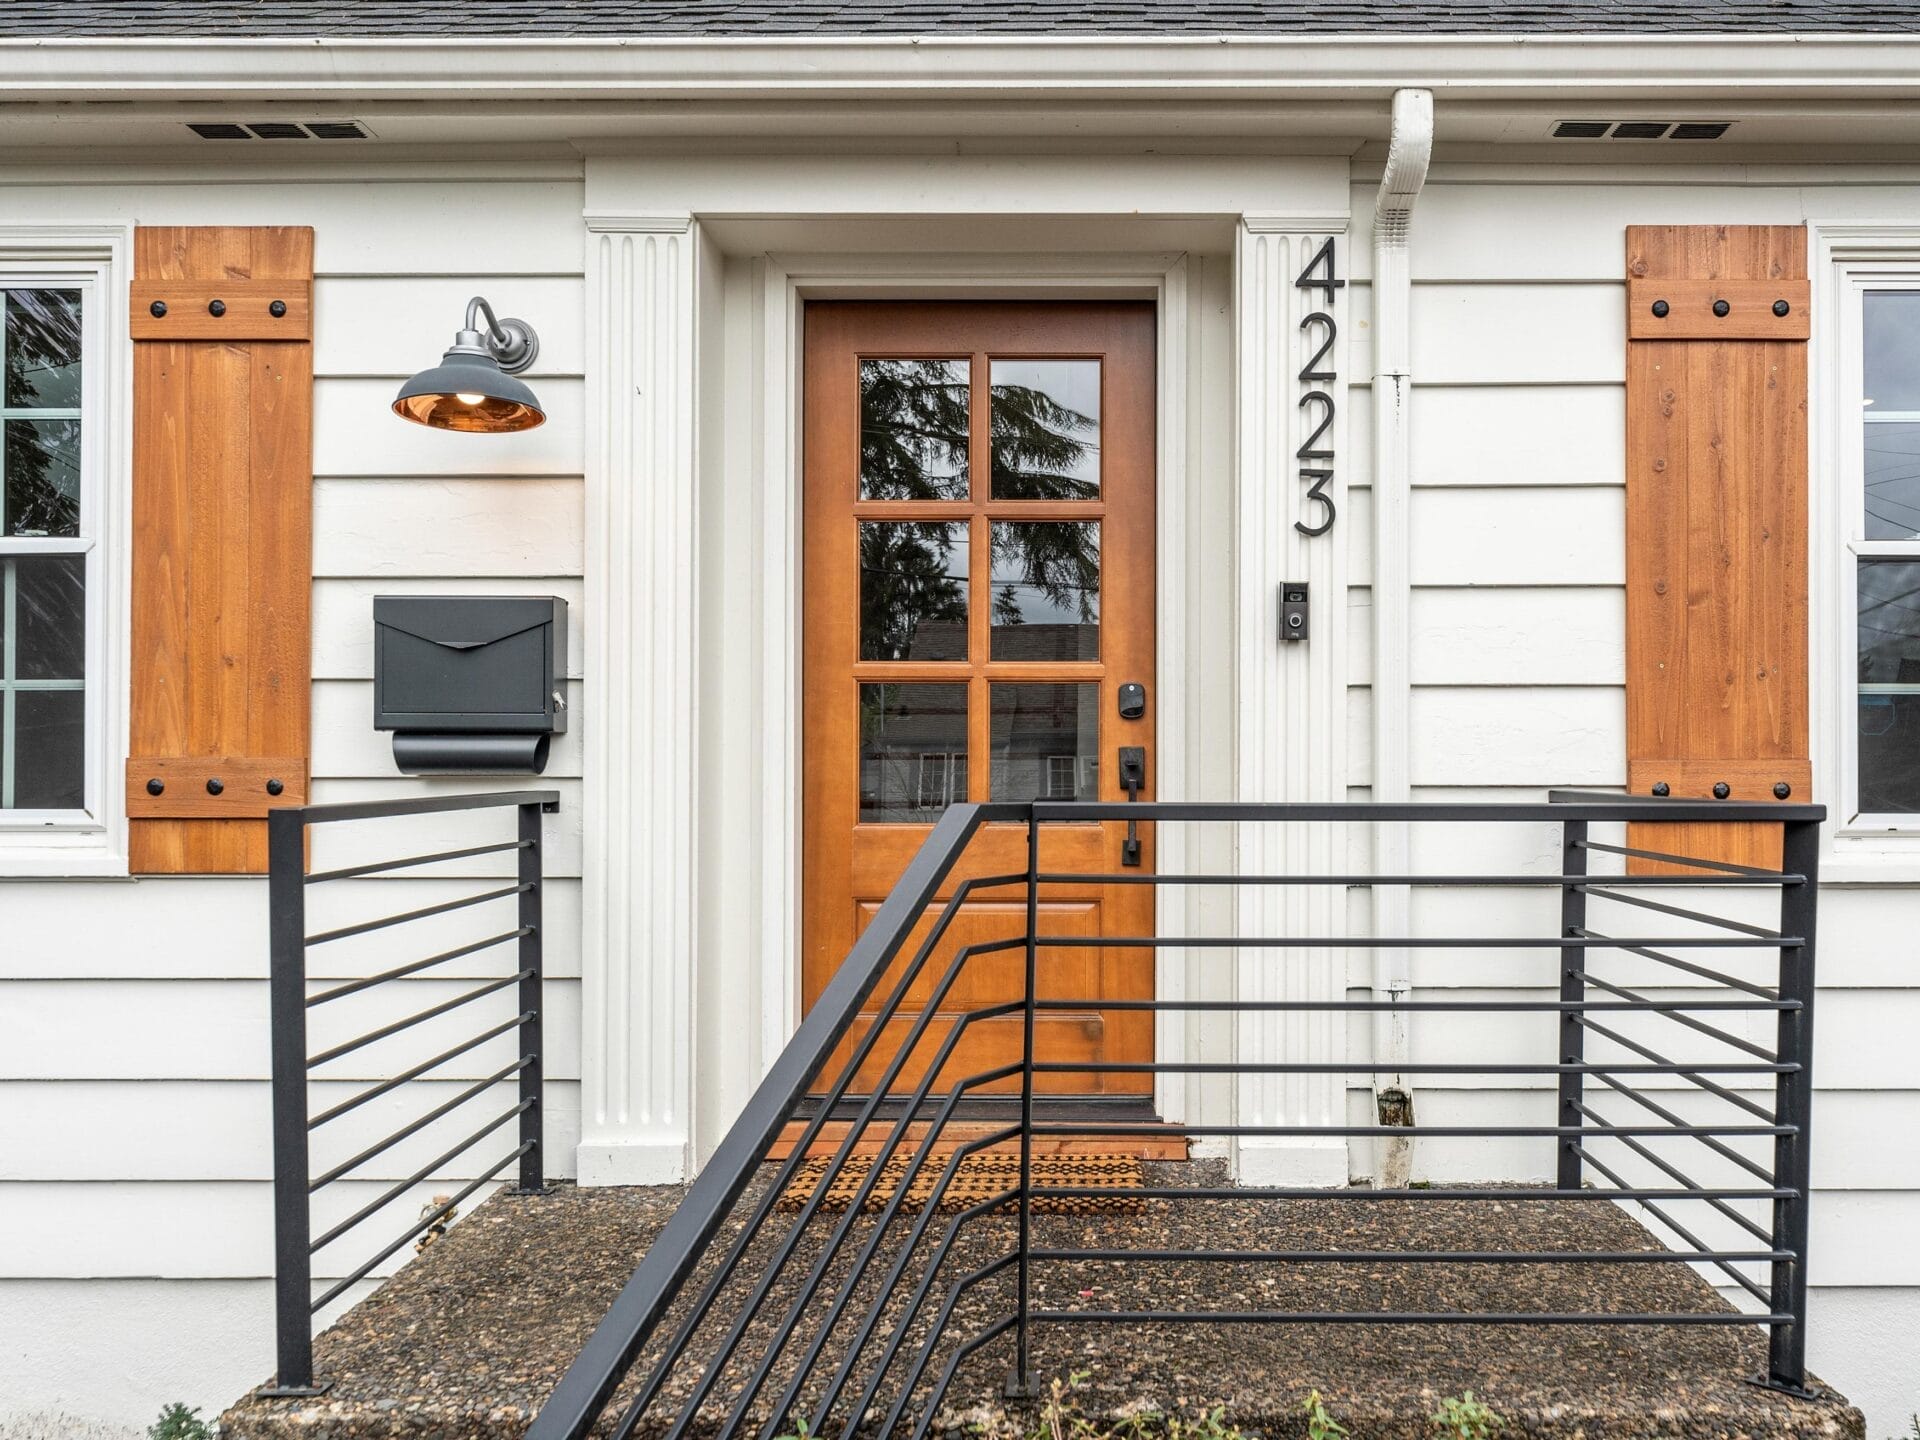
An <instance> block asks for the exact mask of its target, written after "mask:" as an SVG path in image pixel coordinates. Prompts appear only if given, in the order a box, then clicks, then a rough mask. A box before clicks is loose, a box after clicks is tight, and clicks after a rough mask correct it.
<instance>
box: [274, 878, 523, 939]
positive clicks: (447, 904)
mask: <svg viewBox="0 0 1920 1440" xmlns="http://www.w3.org/2000/svg"><path fill="white" fill-rule="evenodd" d="M533 888H534V887H533V886H532V884H530V883H529V884H525V885H507V886H504V887H502V888H501V889H499V890H489V891H487V892H486V894H484V895H462V896H461V897H460V898H459V899H458V900H443V901H442V902H441V903H440V904H438V905H426V906H422V907H421V908H420V909H418V910H408V911H406V912H405V913H404V914H400V915H386V916H382V917H381V918H380V919H378V920H362V921H360V922H359V923H358V924H356V925H343V926H341V927H340V928H339V929H338V930H324V931H322V932H321V933H320V934H318V935H309V936H308V937H307V945H308V947H309V948H311V947H312V946H315V945H325V944H327V943H328V942H329V941H333V940H347V939H350V938H352V937H353V936H355V935H368V934H371V933H372V932H373V931H375V930H387V929H390V928H392V927H393V926H395V925H404V924H406V923H407V922H408V921H409V920H425V919H428V918H429V917H431V916H434V915H446V914H449V913H450V912H452V911H455V910H465V909H466V908H467V907H468V906H470V905H484V904H486V903H487V901H489V900H505V899H506V898H507V897H508V896H510V895H524V894H526V893H527V892H528V891H529V890H531V889H533Z"/></svg>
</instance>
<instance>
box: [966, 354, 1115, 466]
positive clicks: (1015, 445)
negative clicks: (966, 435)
mask: <svg viewBox="0 0 1920 1440" xmlns="http://www.w3.org/2000/svg"><path fill="white" fill-rule="evenodd" d="M991 379H992V386H993V400H992V404H993V410H992V421H993V498H994V499H995V500H1097V499H1099V498H1100V362H1099V361H1098V360H995V361H993V362H992V368H991Z"/></svg>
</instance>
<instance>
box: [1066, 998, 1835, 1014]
mask: <svg viewBox="0 0 1920 1440" xmlns="http://www.w3.org/2000/svg"><path fill="white" fill-rule="evenodd" d="M1033 1006H1034V1009H1036V1010H1049V1011H1051V1010H1063V1011H1067V1012H1070V1013H1077V1012H1081V1011H1089V1010H1165V1011H1181V1010H1195V1011H1214V1012H1236V1011H1241V1010H1247V1011H1268V1010H1304V1011H1316V1012H1317V1011H1341V1010H1352V1011H1358V1012H1368V1011H1401V1010H1409V1011H1428V1012H1438V1013H1441V1014H1465V1015H1477V1014H1483V1013H1484V1014H1488V1015H1505V1014H1525V1013H1529V1012H1532V1011H1546V1012H1548V1013H1553V1012H1560V1013H1564V1012H1566V1011H1569V1010H1598V1011H1602V1012H1607V1011H1618V1012H1621V1013H1632V1012H1634V1011H1637V1010H1647V1009H1655V1010H1747V1011H1778V1010H1798V1009H1800V1008H1801V1004H1800V1002H1799V1001H1798V1000H1661V1001H1657V1002H1649V1003H1647V1004H1641V1003H1639V1002H1637V1001H1632V1000H1592V1001H1588V1000H1108V999H1105V998H1104V997H1102V998H1096V999H1072V1000H1035V1001H1034V1002H1033Z"/></svg>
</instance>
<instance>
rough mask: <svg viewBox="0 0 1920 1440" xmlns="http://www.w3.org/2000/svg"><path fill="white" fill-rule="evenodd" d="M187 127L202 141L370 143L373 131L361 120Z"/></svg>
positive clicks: (211, 122)
mask: <svg viewBox="0 0 1920 1440" xmlns="http://www.w3.org/2000/svg"><path fill="white" fill-rule="evenodd" d="M187 128H188V129H189V130H191V131H193V133H194V134H196V135H198V136H199V137H200V138H201V139H202V140H371V139H372V138H373V132H372V131H370V130H368V129H367V127H366V126H364V125H362V124H361V123H360V122H359V121H358V120H301V121H294V120H250V121H248V122H247V123H246V124H244V125H237V124H234V123H232V122H231V121H225V120H200V121H192V122H190V123H189V124H188V125H187Z"/></svg>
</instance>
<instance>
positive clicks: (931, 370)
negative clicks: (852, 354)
mask: <svg viewBox="0 0 1920 1440" xmlns="http://www.w3.org/2000/svg"><path fill="white" fill-rule="evenodd" d="M970 376H971V372H970V369H969V365H968V362H967V361H965V360H862V361H861V362H860V498H861V499H862V500H964V499H966V498H967V474H968V465H967V453H968V450H967V447H968V441H969V439H970V431H971V419H970V415H971V405H970V394H969V384H970Z"/></svg>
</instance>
